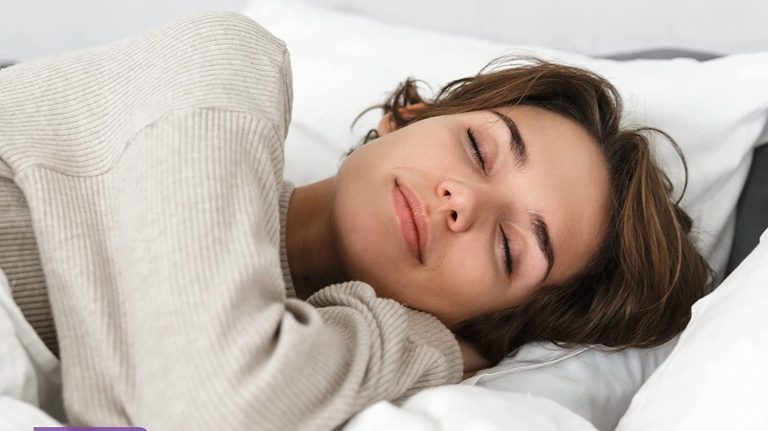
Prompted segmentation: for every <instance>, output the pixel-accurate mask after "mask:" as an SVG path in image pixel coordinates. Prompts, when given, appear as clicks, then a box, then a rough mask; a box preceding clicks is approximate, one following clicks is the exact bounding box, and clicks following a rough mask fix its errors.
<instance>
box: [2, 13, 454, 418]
mask: <svg viewBox="0 0 768 431" xmlns="http://www.w3.org/2000/svg"><path fill="white" fill-rule="evenodd" d="M291 91H292V90H291V75H290V61H289V56H288V52H287V50H286V48H285V45H284V43H283V42H282V41H280V40H279V39H277V38H275V37H274V36H272V35H271V34H270V33H268V32H267V31H266V30H264V29H263V28H261V27H260V26H259V25H258V24H256V23H255V22H253V21H251V20H250V19H248V18H245V17H243V16H241V15H238V14H233V13H206V14H199V15H195V16H193V17H190V18H187V19H184V20H181V21H178V22H176V23H173V24H171V25H168V26H166V27H164V28H161V29H159V30H157V31H153V32H149V33H147V34H144V35H141V36H139V37H135V38H132V39H128V40H124V41H120V42H117V43H113V44H110V45H106V46H102V47H98V48H94V49H91V50H85V51H81V52H77V53H72V54H67V55H64V56H59V57H55V58H47V59H42V60H39V61H34V62H29V63H25V64H21V65H17V66H13V67H10V68H8V69H4V70H2V71H0V160H2V161H3V162H5V163H6V164H7V165H8V169H6V170H5V173H6V175H7V176H9V177H11V178H13V181H14V182H15V184H16V186H17V187H18V188H19V189H20V190H21V191H22V193H23V195H24V197H25V198H26V202H27V205H28V208H29V214H30V216H31V221H32V226H33V229H34V235H35V238H36V240H37V246H38V250H39V256H40V263H41V266H42V269H43V272H44V275H45V282H46V283H47V288H48V289H47V290H48V294H49V300H50V306H51V309H52V312H53V316H54V320H55V322H56V331H57V335H58V341H59V355H60V358H61V365H62V379H63V385H64V403H65V409H66V413H67V415H68V418H69V422H70V423H69V425H73V426H121V425H122V426H127V425H136V426H142V427H146V428H147V429H149V430H151V431H165V430H169V431H170V430H174V431H176V430H185V431H189V430H206V431H207V430H211V429H233V430H245V429H260V430H294V429H313V430H314V429H330V428H334V427H337V426H339V425H341V424H343V423H344V421H346V420H347V419H348V418H349V417H350V416H351V415H353V414H354V413H355V412H357V411H359V410H360V409H362V408H363V407H365V406H367V405H369V404H371V403H373V402H375V401H378V400H382V399H390V400H398V399H401V398H402V397H403V396H405V395H408V394H411V393H413V392H414V391H416V390H418V389H420V388H424V387H428V386H433V385H437V384H444V383H456V382H458V381H459V379H460V378H461V372H462V360H461V354H460V351H459V348H458V344H457V342H456V339H455V338H454V337H453V335H452V334H451V333H450V331H448V329H447V328H445V326H443V325H442V324H441V323H440V322H439V321H438V320H437V319H436V318H435V317H434V316H431V315H429V314H427V313H422V312H419V311H416V310H412V309H409V308H407V307H405V306H403V305H401V304H398V303H396V302H395V301H392V300H388V299H382V298H377V297H376V295H375V292H374V290H373V289H372V288H371V287H370V286H368V285H366V284H364V283H360V282H347V283H343V284H338V285H333V286H329V287H327V288H325V289H323V290H321V291H320V292H318V293H316V294H315V295H313V296H312V297H311V298H310V299H309V300H308V301H307V302H304V301H300V300H298V299H295V298H291V297H290V296H291V295H289V294H288V292H287V290H286V289H287V288H289V286H286V284H287V283H286V281H284V279H283V272H282V270H281V269H282V268H285V269H287V259H286V257H285V254H284V253H281V251H280V249H281V247H280V245H281V244H280V242H281V223H280V212H281V210H280V207H281V205H280V202H281V201H283V202H287V200H288V199H289V198H290V185H288V184H285V185H284V183H283V181H282V172H283V151H282V144H283V141H284V139H285V136H286V133H287V128H288V125H289V122H290V109H291V100H292V94H291ZM9 170H10V173H9V172H8V171H9ZM282 229H284V228H282Z"/></svg>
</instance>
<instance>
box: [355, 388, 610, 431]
mask: <svg viewBox="0 0 768 431" xmlns="http://www.w3.org/2000/svg"><path fill="white" fill-rule="evenodd" d="M344 430H345V431H376V430H380V431H383V430H398V431H410V430H413V431H438V430H440V431H464V430H478V431H480V430H482V431H495V430H499V431H501V430H526V431H544V430H547V431H554V430H564V431H565V430H567V431H597V428H595V427H594V426H593V425H592V424H591V423H589V422H588V421H587V420H586V419H584V418H582V417H581V416H579V415H577V414H576V413H573V412H572V411H570V410H568V409H566V408H565V407H563V406H562V405H560V404H558V403H556V402H554V401H550V400H548V399H546V398H542V397H537V396H534V395H530V394H518V393H513V392H499V391H494V390H492V389H486V388H481V387H479V386H467V385H449V386H441V387H437V388H432V389H427V390H424V391H421V392H419V393H418V394H416V395H414V396H413V397H411V398H409V399H408V400H406V401H405V403H403V405H402V406H401V407H396V406H395V405H393V404H392V403H389V402H387V401H381V402H378V403H376V404H373V405H372V406H370V407H368V408H367V409H365V410H363V411H362V412H361V413H359V414H358V415H357V416H355V417H354V418H353V419H352V420H351V421H349V423H347V426H346V427H345V428H344Z"/></svg>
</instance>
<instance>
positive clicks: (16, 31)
mask: <svg viewBox="0 0 768 431" xmlns="http://www.w3.org/2000/svg"><path fill="white" fill-rule="evenodd" d="M250 1H251V0H162V1H161V0H132V1H130V2H128V1H123V2H121V1H104V0H27V1H22V0H0V61H2V60H5V61H8V60H15V61H19V60H26V59H30V58H35V57H40V56H45V55H50V54H56V53H59V52H63V51H67V50H72V49H78V48H83V47H87V46H90V45H94V44H99V43H103V42H107V41H111V40H114V39H118V38H121V37H124V36H127V35H130V34H134V33H138V32H141V31H143V30H146V29H149V28H152V27H156V26H158V25H161V24H163V23H165V22H168V21H170V20H172V19H174V18H178V17H180V16H182V15H185V14H189V13H192V12H195V11H201V10H207V9H220V10H233V11H243V10H245V9H246V8H247V6H248V4H249V2H250ZM252 1H260V0H252ZM264 1H266V2H270V1H277V0H261V1H260V2H264ZM306 1H308V2H310V3H315V4H317V5H321V6H324V7H331V8H334V9H337V10H343V11H350V12H356V13H362V14H365V15H369V16H373V17H377V18H380V19H382V20H385V21H389V22H395V23H402V24H409V25H419V26H423V27H426V28H430V29H435V30H442V31H446V32H460V33H462V34H466V35H472V36H478V37H483V38H486V39H491V40H495V41H503V42H509V43H512V44H525V45H541V46H548V47H552V48H559V49H564V50H569V51H574V52H579V53H583V54H590V55H608V54H614V53H617V52H627V51H638V50H647V49H658V48H682V49H689V50H699V51H707V52H713V53H718V54H729V53H738V52H750V51H762V50H768V1H765V0H706V1H702V0H643V1H638V0H635V1H625V0H575V1H574V0H536V1H531V0H415V1H414V0H386V1H385V0H306Z"/></svg>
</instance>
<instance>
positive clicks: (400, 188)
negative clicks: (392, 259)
mask: <svg viewBox="0 0 768 431" xmlns="http://www.w3.org/2000/svg"><path fill="white" fill-rule="evenodd" d="M392 199H393V201H394V208H395V216H396V217H397V221H398V224H399V225H400V232H401V233H402V235H403V238H404V240H405V243H406V246H408V249H409V250H410V251H411V252H412V253H413V254H414V256H415V257H416V258H417V259H418V260H419V262H421V263H424V250H425V249H426V244H427V240H428V239H429V222H428V217H427V211H426V207H425V206H424V203H423V202H422V201H421V200H420V199H419V197H418V195H416V193H414V192H413V190H411V189H410V188H409V187H408V186H407V185H405V184H403V183H402V182H401V181H398V179H397V178H395V186H394V187H393V188H392Z"/></svg>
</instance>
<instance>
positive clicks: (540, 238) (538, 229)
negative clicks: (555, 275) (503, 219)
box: [529, 210, 555, 280]
mask: <svg viewBox="0 0 768 431" xmlns="http://www.w3.org/2000/svg"><path fill="white" fill-rule="evenodd" d="M529 216H530V217H529V221H530V223H531V230H532V231H533V234H534V235H536V243H537V244H538V245H539V250H541V252H542V253H544V257H545V258H546V259H547V273H546V274H544V278H542V280H546V279H547V277H549V273H550V272H552V266H554V265H555V250H554V249H553V248H552V241H550V240H549V228H548V227H547V222H546V221H544V218H543V217H542V216H541V214H540V213H539V212H538V211H535V210H531V211H529Z"/></svg>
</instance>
